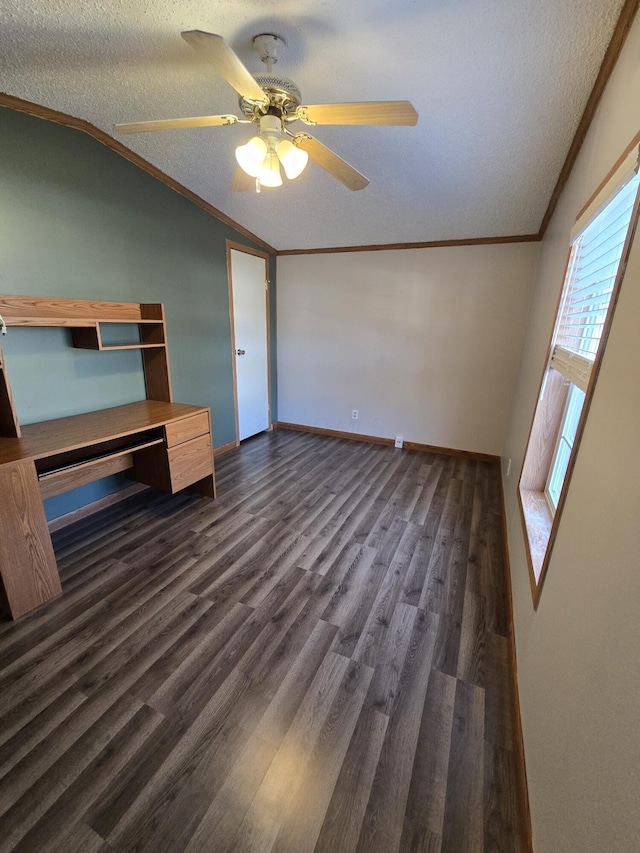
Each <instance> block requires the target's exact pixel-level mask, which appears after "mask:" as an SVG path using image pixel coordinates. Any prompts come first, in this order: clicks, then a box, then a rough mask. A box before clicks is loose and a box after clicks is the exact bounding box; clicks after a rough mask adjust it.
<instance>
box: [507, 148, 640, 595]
mask: <svg viewBox="0 0 640 853" xmlns="http://www.w3.org/2000/svg"><path fill="white" fill-rule="evenodd" d="M639 142H640V133H639V134H637V136H636V137H635V138H634V140H633V141H632V143H631V144H630V145H629V146H627V148H626V150H625V151H624V152H623V154H622V155H621V157H620V158H619V159H618V161H617V162H616V164H615V165H614V166H613V168H612V169H611V170H610V172H609V173H608V175H607V176H606V177H605V179H604V180H603V181H602V183H601V184H600V186H599V187H598V189H597V190H596V191H595V192H594V194H593V195H592V196H591V198H590V199H589V201H588V202H587V204H586V205H585V206H584V208H583V209H582V211H581V212H580V214H579V215H578V217H577V220H576V224H578V223H580V220H581V218H583V217H584V216H585V212H588V211H589V210H590V208H591V209H593V208H594V205H596V201H597V200H598V199H599V196H600V197H601V198H600V199H599V203H598V204H597V211H596V212H595V213H594V214H593V215H591V216H590V217H589V220H588V221H592V220H593V219H594V218H595V216H596V215H597V212H599V211H600V210H602V209H603V208H604V207H605V206H606V205H608V204H609V202H610V201H611V199H612V198H613V197H614V196H615V195H616V194H617V192H618V191H619V190H620V189H621V187H622V184H623V181H622V180H619V182H618V184H617V185H614V186H611V182H612V179H614V178H615V176H616V172H618V171H619V170H620V168H621V166H622V164H624V162H625V161H626V160H628V158H629V156H630V155H631V154H634V153H635V149H637V148H638V144H639ZM636 171H637V169H636ZM605 191H606V194H605ZM639 216H640V186H639V187H638V188H637V189H636V194H635V199H634V203H633V208H632V212H631V217H630V221H629V227H628V230H627V234H626V238H625V242H624V245H623V249H622V254H621V256H620V263H619V265H618V269H617V272H616V277H615V280H614V284H613V288H612V292H611V299H610V302H609V307H608V310H607V315H606V319H605V322H604V326H603V329H602V335H601V338H600V344H599V346H598V350H597V353H596V356H595V359H594V362H593V366H592V368H591V374H590V377H589V381H588V384H587V387H586V390H585V392H584V393H585V399H584V402H583V406H582V411H581V413H580V417H579V419H578V424H577V428H576V432H575V436H574V441H573V447H572V449H571V453H570V457H569V462H568V464H567V470H566V474H565V477H564V482H563V484H562V488H561V490H560V494H559V498H558V503H557V505H556V509H555V512H553V511H552V509H551V506H550V505H549V503H548V500H549V499H548V496H547V484H548V481H549V477H550V474H551V470H552V466H553V463H554V459H555V457H556V446H557V441H558V439H559V433H560V431H561V428H562V423H563V421H564V419H565V417H566V412H567V406H568V397H569V390H570V388H569V386H572V385H574V384H575V383H570V382H569V381H568V380H567V379H565V378H564V376H562V374H560V373H558V372H557V371H556V370H554V369H553V368H552V367H551V359H552V356H553V349H554V342H555V335H556V327H557V324H558V321H559V318H560V316H561V312H562V308H563V300H564V296H565V286H566V283H567V278H568V275H569V274H570V271H571V267H572V265H573V258H574V255H573V246H574V244H575V242H576V240H577V234H576V233H574V232H575V231H576V226H574V230H573V231H572V236H571V242H570V246H569V253H568V256H567V260H566V263H565V265H564V275H563V278H562V286H561V288H560V294H559V297H558V302H557V305H556V310H555V313H554V320H553V328H552V330H551V335H550V338H549V343H548V346H547V350H546V359H545V362H544V368H543V371H542V377H541V380H540V383H539V387H538V394H537V396H536V404H535V407H534V412H533V417H532V420H531V425H530V428H529V435H528V439H527V445H526V450H525V454H524V459H523V463H522V468H521V471H520V477H519V479H518V485H517V488H516V493H517V501H518V506H519V509H520V518H521V522H522V529H523V535H524V545H525V552H526V556H527V563H528V569H529V581H530V586H531V594H532V599H533V607H534V609H537V607H538V604H539V602H540V595H541V592H542V588H543V585H544V581H545V578H546V575H547V570H548V567H549V562H550V558H551V554H552V551H553V546H554V544H555V540H556V537H557V533H558V527H559V525H560V520H561V518H562V513H563V510H564V506H565V503H566V498H567V493H568V490H569V486H570V483H571V478H572V475H573V469H574V467H575V464H576V459H577V455H578V452H579V449H580V443H581V440H582V435H583V433H584V429H585V425H586V421H587V417H588V414H589V409H590V406H591V400H592V398H593V392H594V389H595V386H596V383H597V379H598V374H599V372H600V367H601V364H602V358H603V355H604V352H605V350H606V345H607V340H608V337H609V333H610V331H611V325H612V323H613V318H614V315H615V310H616V306H617V302H618V297H619V293H620V286H621V284H622V281H623V279H624V274H625V271H626V267H627V262H628V258H629V252H630V250H631V245H632V243H633V239H634V236H635V233H636V230H637V227H638V219H639ZM579 230H580V231H582V230H583V227H581V228H580V229H579ZM578 233H579V232H578ZM553 374H555V376H554V375H553ZM563 386H566V387H565V388H564V389H563ZM575 387H579V386H578V385H576V386H575ZM543 395H545V396H547V395H548V396H549V397H551V398H552V399H551V400H549V401H548V402H547V403H546V404H542V409H541V403H542V400H543ZM563 395H564V400H563V401H562V396H563ZM559 401H561V402H559ZM545 416H546V417H545ZM538 418H540V421H541V422H539V421H538ZM548 436H554V437H555V439H554V440H553V446H552V447H549V445H550V443H551V442H550V441H549V440H548ZM536 481H537V482H538V483H539V484H540V485H538V486H537V488H534V487H533V485H532V484H533V483H534V482H536Z"/></svg>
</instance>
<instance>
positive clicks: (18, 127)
mask: <svg viewBox="0 0 640 853" xmlns="http://www.w3.org/2000/svg"><path fill="white" fill-rule="evenodd" d="M0 151H1V152H2V156H1V157H0V292H2V293H5V294H24V295H31V296H59V297H65V298H79V299H97V300H112V301H122V302H163V303H164V306H165V313H166V319H167V333H168V339H169V356H170V364H171V376H172V384H173V395H174V400H175V401H176V402H181V403H194V404H199V405H204V406H209V407H210V408H211V411H212V416H213V431H214V444H215V445H216V446H220V445H222V444H226V443H227V442H229V441H232V440H233V439H234V438H235V421H234V410H233V378H232V361H231V358H232V356H231V337H230V334H231V333H230V325H229V300H228V285H227V266H226V240H227V239H231V240H235V241H237V242H239V243H242V244H244V245H248V246H250V245H252V244H251V243H250V242H249V241H248V240H247V239H246V238H245V237H244V236H242V235H241V234H238V232H236V231H235V230H234V229H232V228H230V227H229V226H227V225H225V224H224V223H222V222H220V221H219V220H217V219H215V218H214V217H212V216H210V215H209V214H207V213H205V212H204V211H203V210H201V209H200V208H199V207H197V206H195V205H194V204H191V203H190V202H188V201H187V200H186V199H184V198H182V196H180V195H178V194H177V193H175V192H173V191H172V190H170V189H169V188H168V187H166V186H165V185H164V184H162V183H161V182H160V181H157V180H156V179H155V178H152V177H151V176H150V175H148V174H146V173H145V172H143V171H142V170H140V169H138V168H137V167H136V166H134V165H132V164H131V163H129V162H128V161H126V160H124V159H123V158H122V157H120V156H118V155H117V154H115V153H114V152H113V151H111V150H110V149H108V148H106V147H105V146H104V145H101V144H100V143H99V142H97V141H96V140H94V139H93V138H91V137H90V136H88V135H87V134H84V133H81V132H79V131H75V130H71V129H69V128H66V127H63V126H61V125H57V124H53V123H50V122H46V121H43V120H41V119H37V118H33V117H31V116H27V115H24V114H22V113H18V112H14V111H12V110H8V109H6V108H0ZM270 271H271V281H272V287H271V334H272V363H271V380H272V398H273V399H272V418H273V420H274V421H275V420H276V419H277V412H276V400H277V376H276V373H275V363H276V359H275V352H276V319H275V311H276V286H275V284H276V283H275V258H271V259H270ZM0 346H1V347H2V349H3V350H4V354H5V358H6V362H7V369H8V374H9V378H10V381H11V385H12V389H13V393H14V398H15V401H16V408H17V410H18V417H19V419H20V422H21V423H23V424H27V423H32V422H36V421H41V420H47V419H49V418H54V417H62V416H64V415H70V414H77V413H79V412H84V411H90V410H93V409H100V408H106V407H108V406H115V405H120V404H122V403H127V402H132V401H134V400H139V399H143V398H144V380H143V374H142V364H141V359H140V355H139V353H137V352H113V353H94V352H85V351H82V350H75V349H72V348H71V347H70V340H69V333H68V332H66V331H65V330H63V329H16V328H11V329H10V330H9V334H8V335H7V336H6V337H3V338H2V339H0ZM124 483H126V480H124V478H122V477H118V478H113V477H112V478H108V479H107V480H103V481H101V482H100V483H95V484H90V485H89V486H85V487H83V488H82V489H78V490H76V491H75V492H70V493H68V494H66V495H61V496H60V497H58V498H54V499H52V500H51V501H48V502H47V513H48V515H49V517H50V518H53V517H57V516H58V515H61V514H63V513H65V512H69V511H70V510H72V509H75V508H77V507H78V506H82V505H84V504H85V503H88V502H89V501H92V500H96V499H97V498H98V497H100V496H101V495H103V494H106V493H108V492H110V491H113V490H114V489H117V488H120V487H122V485H123V484H124Z"/></svg>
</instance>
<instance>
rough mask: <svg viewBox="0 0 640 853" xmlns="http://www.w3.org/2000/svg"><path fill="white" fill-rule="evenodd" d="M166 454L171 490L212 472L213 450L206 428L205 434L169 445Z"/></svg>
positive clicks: (174, 490) (176, 489)
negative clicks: (172, 445)
mask: <svg viewBox="0 0 640 853" xmlns="http://www.w3.org/2000/svg"><path fill="white" fill-rule="evenodd" d="M189 420H195V418H189ZM167 455H168V458H169V477H170V480H171V491H172V492H179V491H180V490H181V489H184V488H185V487H186V486H190V485H191V483H195V482H196V481H197V480H201V479H202V478H203V477H207V476H208V475H209V474H212V473H213V451H212V448H211V436H210V434H209V431H208V430H207V434H206V435H201V436H199V437H198V438H192V439H191V440H190V441H183V442H182V443H181V444H177V445H175V446H174V447H170V448H169V449H168V450H167Z"/></svg>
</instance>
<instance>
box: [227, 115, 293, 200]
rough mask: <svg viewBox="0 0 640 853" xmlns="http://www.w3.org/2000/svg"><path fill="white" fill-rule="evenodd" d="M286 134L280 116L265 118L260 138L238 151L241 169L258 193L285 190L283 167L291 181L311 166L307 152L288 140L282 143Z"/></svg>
mask: <svg viewBox="0 0 640 853" xmlns="http://www.w3.org/2000/svg"><path fill="white" fill-rule="evenodd" d="M282 132H283V128H282V120H281V119H280V118H279V117H278V116H276V115H266V116H262V118H261V119H260V136H253V137H252V138H251V139H250V140H249V141H248V142H247V143H246V144H245V145H239V146H238V147H237V148H236V160H237V161H238V165H239V166H240V168H241V169H242V170H243V171H244V172H246V173H247V175H249V176H250V177H252V178H255V179H256V191H257V192H260V187H261V186H264V187H280V186H282V177H281V175H280V163H282V166H283V168H284V171H285V174H286V176H287V178H289V180H290V181H292V180H294V178H297V177H298V175H300V174H302V172H303V171H304V168H305V166H306V165H307V161H308V160H309V155H308V154H307V152H306V151H303V150H302V149H301V148H297V147H296V146H295V145H294V144H293V143H292V142H290V141H289V140H288V139H282Z"/></svg>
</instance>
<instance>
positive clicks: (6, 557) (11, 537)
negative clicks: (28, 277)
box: [0, 296, 215, 618]
mask: <svg viewBox="0 0 640 853" xmlns="http://www.w3.org/2000/svg"><path fill="white" fill-rule="evenodd" d="M0 315H2V317H3V318H4V321H5V323H6V325H7V326H9V327H11V326H22V327H29V326H32V327H36V326H48V327H54V326H58V327H63V328H68V329H70V331H71V340H72V345H73V346H75V347H78V348H81V349H92V350H100V351H111V350H122V349H140V350H141V353H142V364H143V368H144V375H145V386H146V392H147V399H146V400H143V401H140V402H138V403H130V404H128V405H125V406H117V407H115V408H111V409H104V410H102V411H97V412H87V413H85V414H81V415H72V416H71V417H67V418H59V419H57V420H54V421H46V422H43V423H38V424H29V425H27V426H25V427H23V428H22V429H21V428H20V424H19V423H18V417H17V414H16V411H15V407H14V404H13V399H12V396H11V388H10V385H9V379H8V376H7V371H6V366H5V362H4V359H3V357H2V351H1V350H0V605H3V606H4V608H5V609H7V610H8V612H9V613H10V615H11V616H12V617H13V618H16V617H17V616H21V615H22V614H24V613H27V612H29V611H30V610H32V609H33V608H34V607H38V606H39V605H40V604H43V603H45V602H47V601H50V600H51V599H52V598H55V597H56V596H58V595H60V594H61V592H62V589H61V585H60V578H59V575H58V569H57V566H56V562H55V556H54V553H53V547H52V545H51V538H50V536H49V531H48V527H47V522H46V518H45V514H44V508H43V504H42V501H43V500H45V499H46V498H49V497H53V496H54V495H58V494H61V493H62V492H65V491H69V490H70V489H73V488H77V487H78V486H81V485H84V484H86V483H90V482H93V481H94V480H98V479H101V478H102V477H106V476H109V475H111V474H115V473H118V472H121V471H125V472H126V473H127V476H129V477H130V478H131V479H134V480H137V481H138V482H140V483H145V484H146V485H148V486H153V487H154V488H157V489H163V490H165V491H169V492H172V493H173V492H177V491H181V490H182V489H186V490H188V491H190V492H193V493H195V494H199V495H202V496H204V497H208V498H214V497H215V479H214V469H213V447H212V440H211V418H210V412H209V409H206V408H203V407H201V406H190V405H186V404H180V403H173V402H172V399H171V378H170V375H169V355H168V349H167V339H166V329H165V320H164V309H163V306H162V305H161V304H142V303H141V304H137V303H121V302H87V301H76V300H71V299H49V298H46V297H45V298H40V297H22V296H0ZM109 324H112V325H117V326H121V325H123V324H124V325H127V326H133V325H135V326H137V329H138V331H137V334H138V337H139V341H138V342H134V343H122V344H118V343H116V344H113V343H108V342H106V343H105V342H104V341H103V337H102V335H103V328H104V329H105V330H106V327H107V326H108V325H109Z"/></svg>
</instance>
